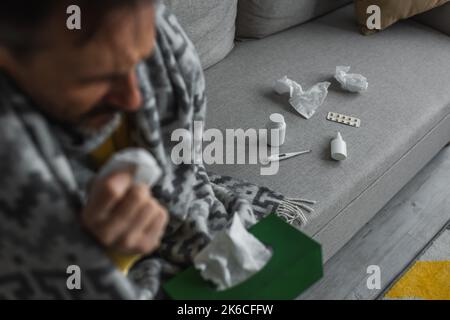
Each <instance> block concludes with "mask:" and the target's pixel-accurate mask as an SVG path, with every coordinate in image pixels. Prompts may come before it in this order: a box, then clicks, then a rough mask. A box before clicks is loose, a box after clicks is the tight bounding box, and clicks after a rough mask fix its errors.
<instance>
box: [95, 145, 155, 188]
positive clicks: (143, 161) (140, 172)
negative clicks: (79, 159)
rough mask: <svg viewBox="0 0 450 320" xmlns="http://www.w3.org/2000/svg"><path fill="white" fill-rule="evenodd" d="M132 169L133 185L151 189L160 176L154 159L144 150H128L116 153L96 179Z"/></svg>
mask: <svg viewBox="0 0 450 320" xmlns="http://www.w3.org/2000/svg"><path fill="white" fill-rule="evenodd" d="M129 167H133V168H134V183H142V184H146V185H148V186H149V187H152V186H153V185H154V184H155V183H156V182H158V180H159V179H160V178H161V176H162V170H161V168H160V167H159V165H158V163H157V162H156V160H155V158H154V157H153V156H152V155H151V154H150V153H149V152H148V151H147V150H145V149H141V148H128V149H124V150H123V151H120V152H118V153H116V154H115V155H114V156H113V157H112V158H111V159H110V160H109V161H108V162H107V163H106V164H105V165H104V166H103V167H102V168H101V170H100V172H99V174H98V177H99V178H101V177H105V176H107V175H109V174H111V173H112V172H114V171H118V170H122V169H126V168H129Z"/></svg>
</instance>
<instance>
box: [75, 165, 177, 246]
mask: <svg viewBox="0 0 450 320" xmlns="http://www.w3.org/2000/svg"><path fill="white" fill-rule="evenodd" d="M81 219H82V223H83V225H84V226H85V227H86V228H87V229H88V230H89V231H90V232H91V233H92V234H93V235H94V236H95V237H96V238H97V239H98V240H99V241H100V243H102V244H103V245H104V246H106V247H107V248H109V249H113V250H116V251H118V252H120V253H125V254H148V253H150V252H152V251H154V250H155V249H157V248H158V247H159V245H160V241H161V238H162V236H163V233H164V230H165V228H166V225H167V221H168V214H167V211H166V209H164V208H163V207H162V206H161V205H160V204H159V203H158V201H157V200H156V199H155V198H153V197H152V195H151V193H150V189H149V187H148V186H145V185H143V184H139V185H136V184H134V183H133V175H132V172H130V171H119V172H116V173H113V174H112V175H110V176H107V177H104V178H101V179H99V180H97V181H95V182H94V185H93V187H92V189H91V193H90V196H89V199H88V203H87V205H86V207H85V208H84V210H83V212H82V214H81Z"/></svg>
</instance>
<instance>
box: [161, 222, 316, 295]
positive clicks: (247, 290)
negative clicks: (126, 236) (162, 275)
mask: <svg viewBox="0 0 450 320" xmlns="http://www.w3.org/2000/svg"><path fill="white" fill-rule="evenodd" d="M249 231H250V233H252V234H253V235H254V236H255V237H256V238H258V239H259V240H260V241H261V242H263V243H264V244H266V245H268V246H270V247H271V248H272V251H273V256H272V258H271V259H270V260H269V262H268V263H267V264H266V266H265V267H264V268H263V269H262V270H260V271H259V272H258V273H257V274H255V275H253V276H252V277H251V278H249V279H247V280H246V281H244V282H242V283H241V284H239V285H237V286H235V287H233V288H230V289H228V290H224V291H217V290H216V289H215V287H214V285H213V284H212V283H211V282H209V281H205V280H203V278H202V277H201V276H200V272H199V271H197V270H196V269H195V268H194V267H190V268H189V269H187V270H185V271H183V272H181V273H179V274H178V275H176V276H175V277H174V278H172V279H170V280H169V281H168V282H166V284H165V285H164V290H165V292H166V293H167V294H168V296H169V297H170V298H172V299H176V300H190V299H192V300H194V299H195V300H197V299H198V300H211V299H217V300H241V299H242V300H246V299H252V300H253V299H254V300H271V299H279V300H291V299H295V298H296V297H298V296H299V295H300V294H301V293H302V292H303V291H305V290H306V289H307V288H308V287H310V286H311V285H312V284H313V283H315V282H316V281H317V280H319V279H320V278H321V277H322V276H323V267H322V250H321V246H320V244H318V243H317V242H316V241H314V240H312V239H311V238H309V237H308V236H306V235H305V234H303V233H302V232H301V231H299V230H297V229H295V228H294V227H292V226H291V225H289V224H287V223H286V222H284V221H283V220H282V219H280V218H279V217H277V216H276V215H274V214H272V215H269V216H268V217H266V218H264V219H263V220H261V221H260V222H259V223H257V224H256V225H254V226H253V227H252V228H250V230H249Z"/></svg>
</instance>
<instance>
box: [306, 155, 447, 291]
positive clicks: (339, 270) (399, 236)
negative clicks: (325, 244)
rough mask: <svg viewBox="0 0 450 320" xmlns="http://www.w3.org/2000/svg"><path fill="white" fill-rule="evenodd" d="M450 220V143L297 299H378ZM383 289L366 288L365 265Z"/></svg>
mask: <svg viewBox="0 0 450 320" xmlns="http://www.w3.org/2000/svg"><path fill="white" fill-rule="evenodd" d="M449 220H450V147H446V148H444V149H443V150H442V151H441V152H440V153H439V154H438V155H437V156H436V157H435V158H434V159H433V160H432V161H431V162H430V163H429V164H428V165H427V166H426V167H425V168H424V169H423V170H422V171H421V172H419V173H418V174H417V176H416V177H415V178H414V179H413V180H411V181H410V182H409V183H408V184H407V185H406V186H405V187H404V188H403V189H402V190H401V191H400V192H399V193H398V194H397V195H396V196H395V197H394V198H393V199H392V200H391V201H390V202H389V203H388V204H387V205H386V206H385V207H384V208H383V209H382V210H381V211H380V212H379V213H378V214H377V215H376V216H375V218H374V219H372V220H371V221H370V222H369V223H368V224H367V225H366V226H365V227H364V228H363V229H361V230H360V231H359V232H358V233H357V234H356V235H355V236H354V237H353V239H352V240H351V241H350V242H349V243H347V244H346V245H345V246H344V247H343V248H342V249H341V250H340V251H339V252H338V253H337V254H336V255H335V256H334V257H333V258H331V259H330V260H329V261H328V263H327V264H326V265H325V275H324V277H323V279H322V280H321V281H320V282H318V283H317V284H316V285H314V286H313V287H312V288H310V289H309V290H308V291H307V292H305V293H304V294H303V295H301V296H300V297H299V299H377V298H379V296H380V295H381V294H382V293H383V291H384V289H385V288H386V287H388V286H389V285H390V284H391V282H392V281H393V280H394V279H396V277H397V276H398V275H400V274H401V273H402V272H403V271H404V269H405V268H406V267H407V266H408V265H409V264H410V262H411V261H413V260H414V258H415V257H416V256H417V255H418V254H419V253H420V252H421V251H422V250H423V249H424V248H425V247H426V246H427V244H428V243H429V242H430V241H431V240H432V239H433V237H434V236H435V235H436V234H437V233H438V232H439V231H440V230H441V229H442V228H443V227H444V226H445V224H446V223H447V222H448V221H449ZM370 265H377V266H379V267H380V270H381V289H379V290H377V289H372V290H370V289H368V288H367V278H368V277H369V274H367V267H368V266H370Z"/></svg>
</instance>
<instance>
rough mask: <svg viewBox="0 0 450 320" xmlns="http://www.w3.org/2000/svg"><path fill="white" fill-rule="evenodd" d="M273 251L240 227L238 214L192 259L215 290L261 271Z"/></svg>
mask: <svg viewBox="0 0 450 320" xmlns="http://www.w3.org/2000/svg"><path fill="white" fill-rule="evenodd" d="M271 257H272V252H271V251H270V250H269V249H267V248H266V247H265V246H264V244H262V243H261V242H260V241H259V240H258V239H256V238H255V237H254V236H253V235H252V234H250V233H249V232H248V231H247V230H246V229H245V228H244V226H243V224H242V222H241V219H240V218H239V216H238V215H237V214H235V215H234V217H233V220H232V223H231V226H230V228H229V229H226V230H223V231H222V232H220V233H219V234H218V235H217V236H216V237H215V238H214V239H213V240H212V241H211V242H210V243H209V244H208V245H207V246H206V247H205V248H204V249H203V250H202V251H200V252H199V253H198V254H197V256H196V257H195V258H194V266H195V268H196V269H198V270H199V271H200V274H201V276H202V277H203V279H205V280H210V281H212V282H213V283H214V284H215V285H216V286H217V290H219V291H222V290H226V289H229V288H231V287H233V286H236V285H238V284H240V283H242V282H244V281H245V280H247V279H249V278H250V277H251V276H252V275H254V274H255V273H257V272H258V271H260V270H261V269H262V268H263V267H264V266H265V265H266V264H267V262H268V261H269V260H270V258H271Z"/></svg>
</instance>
